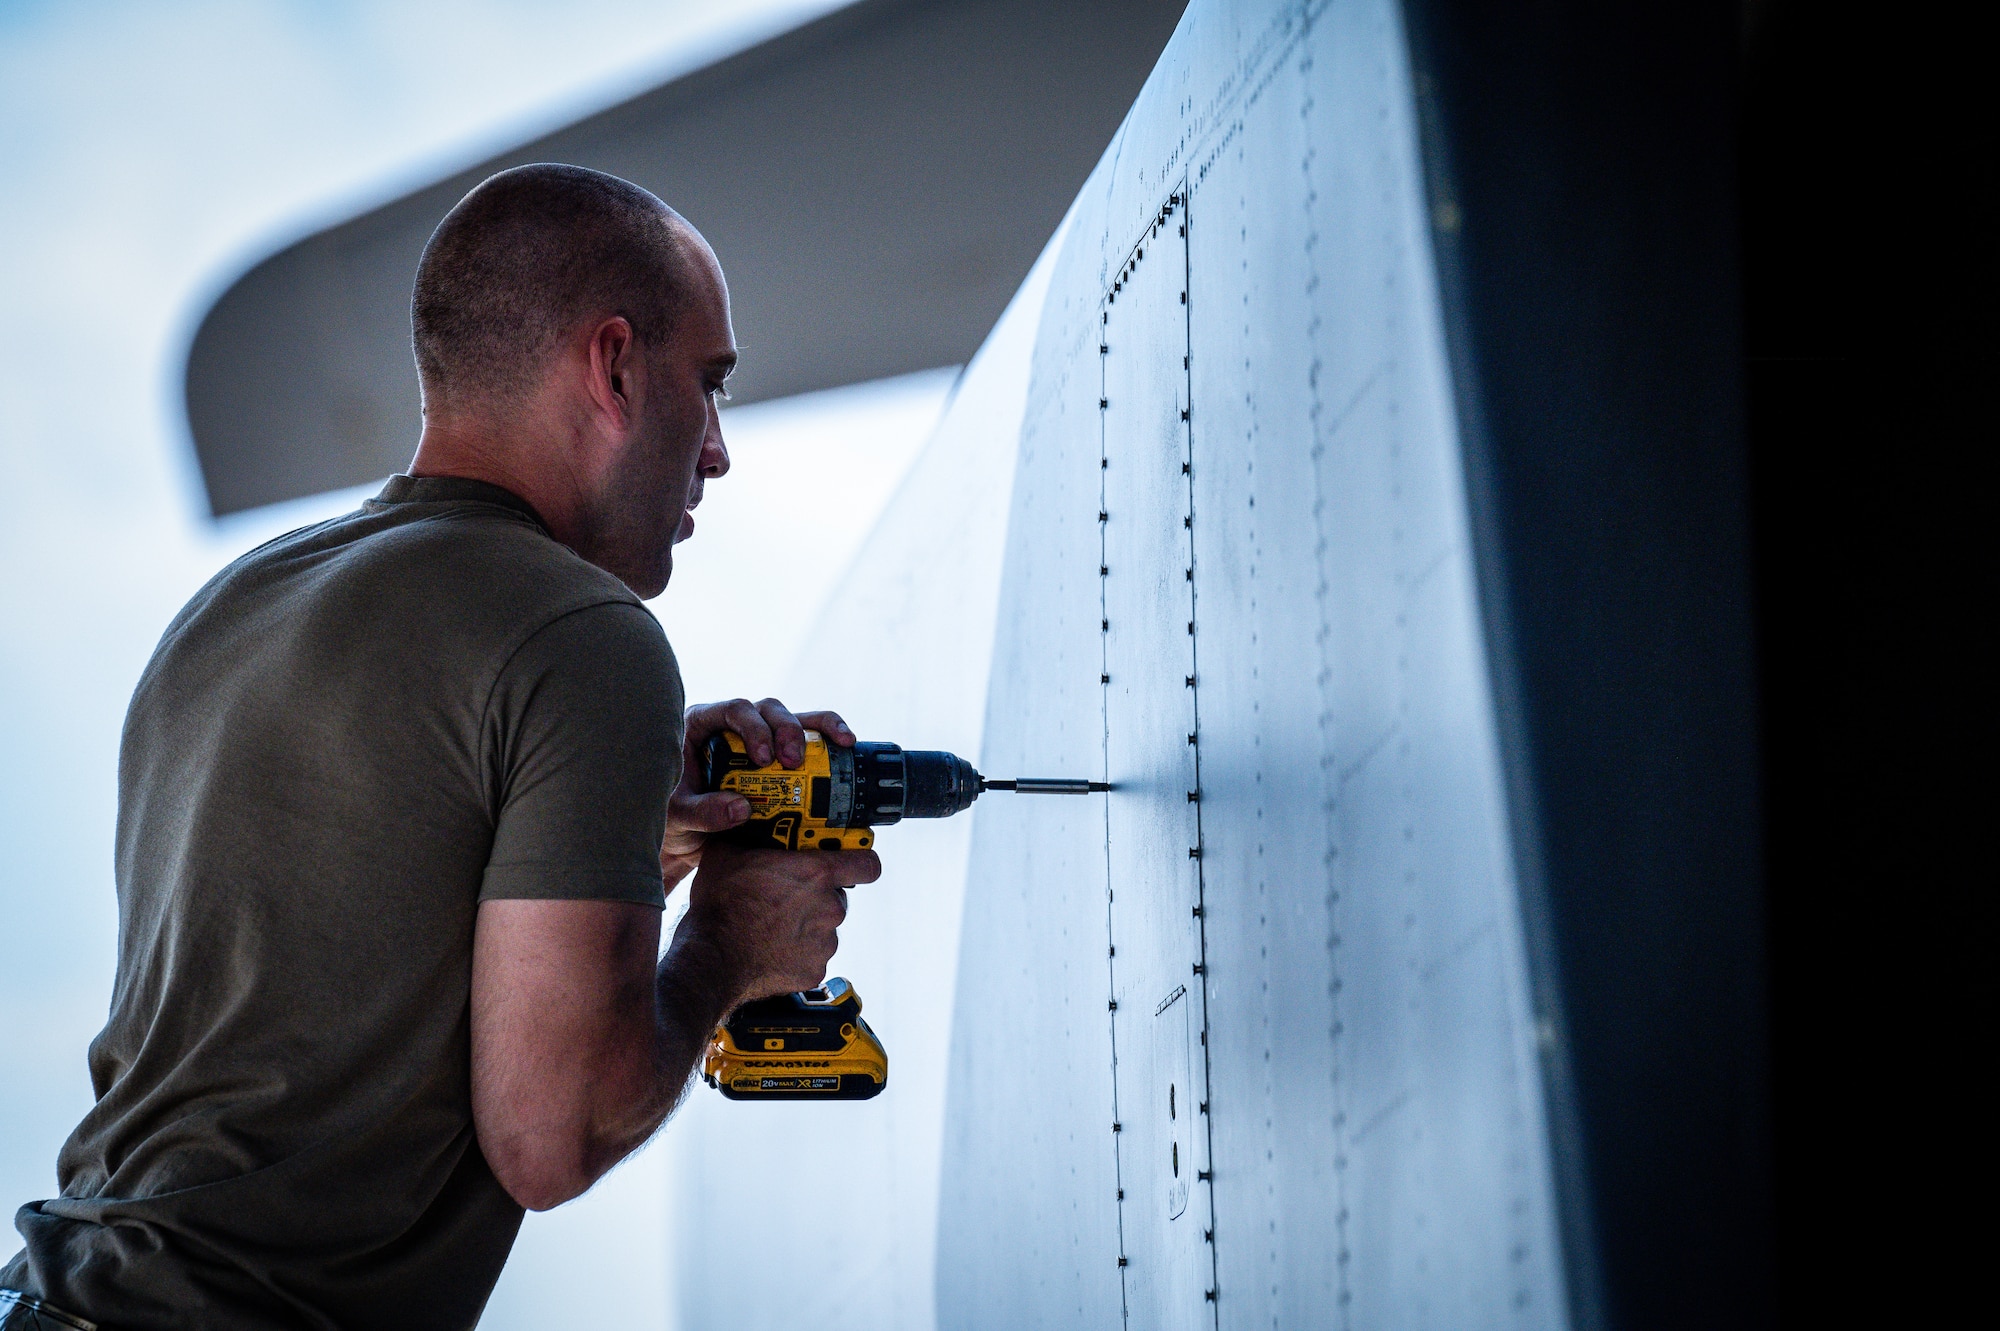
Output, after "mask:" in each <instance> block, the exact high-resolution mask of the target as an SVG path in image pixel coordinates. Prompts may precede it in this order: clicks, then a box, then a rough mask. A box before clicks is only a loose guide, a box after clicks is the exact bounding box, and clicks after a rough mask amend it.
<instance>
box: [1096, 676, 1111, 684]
mask: <svg viewBox="0 0 2000 1331" xmlns="http://www.w3.org/2000/svg"><path fill="white" fill-rule="evenodd" d="M1097 682H1098V683H1099V684H1109V683H1110V682H1111V676H1109V675H1099V676H1098V677H1097Z"/></svg>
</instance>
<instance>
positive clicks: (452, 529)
mask: <svg viewBox="0 0 2000 1331" xmlns="http://www.w3.org/2000/svg"><path fill="white" fill-rule="evenodd" d="M599 605H625V606H630V607H632V608H634V609H637V610H639V611H640V612H641V613H644V606H643V604H642V603H641V602H640V600H639V598H638V597H636V596H634V595H633V594H632V592H631V590H630V589H629V588H627V587H626V586H625V584H624V583H622V582H620V581H619V580H618V579H617V578H616V577H614V576H613V575H612V574H610V573H607V572H605V571H604V570H603V569H600V568H598V567H596V566H595V565H592V564H590V563H588V562H586V561H585V560H584V559H583V558H581V557H580V556H579V555H577V554H576V553H575V552H574V551H572V550H570V549H569V548H568V547H566V546H564V545H561V544H560V543H558V542H557V541H555V540H554V539H552V538H551V537H550V536H549V535H548V533H547V532H546V531H545V530H543V528H542V527H541V526H540V524H539V523H537V522H536V521H535V520H534V519H533V518H532V517H530V516H527V515H525V514H523V513H519V512H515V511H512V510H510V509H508V508H506V507H504V506H502V505H499V504H488V503H477V502H456V503H437V504H430V503H426V504H382V503H378V502H375V501H370V502H369V503H367V504H364V505H363V506H362V507H361V508H359V509H357V510H355V511H354V512H352V513H348V514H345V515H343V516H341V517H338V518H334V519H331V520H329V521H327V522H322V523H319V524H317V525H315V526H311V527H304V528H301V529H299V530H297V531H294V532H289V533H287V534H286V535H284V536H281V537H279V538H277V539H276V540H273V541H270V542H267V543H266V544H264V545H262V546H259V547H258V548H257V549H255V550H252V551H250V552H249V553H248V554H245V555H243V556H242V557H241V558H239V559H237V560H236V561H235V562H234V563H232V564H231V565H230V566H229V567H228V568H226V569H224V570H223V571H222V572H221V573H220V574H218V575H217V576H216V577H215V578H214V579H213V580H212V581H211V582H210V583H209V585H208V586H207V587H204V588H203V589H202V591H201V592H200V593H199V594H197V595H196V597H195V598H194V600H193V601H191V602H189V604H188V606H187V608H186V609H185V610H184V611H183V612H182V614H181V616H180V617H179V618H178V619H177V620H176V621H175V624H174V626H173V627H172V628H170V629H169V630H168V633H167V639H168V640H172V639H174V638H176V637H178V636H179V635H180V634H181V633H183V632H186V631H193V632H195V633H196V634H197V635H198V636H208V633H204V632H203V630H204V629H206V630H209V631H210V632H220V633H221V634H222V635H223V636H224V637H230V638H235V637H239V636H240V635H242V634H246V633H248V634H251V635H254V637H255V639H256V640H260V641H270V642H282V641H292V642H295V643H300V642H304V641H310V642H312V643H316V644H317V645H318V647H319V648H321V649H324V648H328V647H331V646H332V645H333V644H334V643H337V642H340V641H346V642H361V641H366V642H369V643H372V644H374V648H375V651H376V652H383V651H388V652H391V653H393V652H394V651H395V650H396V648H395V645H396V644H398V643H400V644H401V645H402V647H403V648H404V649H407V650H409V651H413V652H415V653H416V654H418V655H421V656H425V657H434V656H438V655H440V654H453V653H454V652H455V651H465V650H470V651H471V652H472V653H473V655H474V657H477V658H481V659H487V660H489V661H490V659H491V654H492V653H494V652H499V653H500V654H502V655H504V654H506V653H507V652H508V651H509V650H511V648H512V647H515V646H518V645H519V644H521V643H523V642H525V641H526V640H527V639H528V638H529V637H530V636H532V635H533V634H535V633H536V632H538V631H539V630H540V629H542V628H543V627H545V626H547V625H548V624H550V623H552V622H554V621H555V620H558V619H561V618H563V617H565V616H567V615H570V614H573V613H575V612H576V611H579V610H585V609H589V608H591V607H593V606H599ZM648 617H649V618H650V616H648ZM162 645H163V646H165V645H167V644H166V643H165V642H163V644H162ZM336 650H337V649H336ZM314 654H315V655H317V654H319V652H318V651H315V652H314ZM468 664H470V661H469V660H468Z"/></svg>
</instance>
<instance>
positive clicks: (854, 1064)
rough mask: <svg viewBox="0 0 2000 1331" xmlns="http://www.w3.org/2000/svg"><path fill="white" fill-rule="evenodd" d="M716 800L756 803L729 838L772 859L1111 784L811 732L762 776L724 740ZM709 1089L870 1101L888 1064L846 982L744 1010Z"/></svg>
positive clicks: (709, 773)
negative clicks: (977, 807)
mask: <svg viewBox="0 0 2000 1331" xmlns="http://www.w3.org/2000/svg"><path fill="white" fill-rule="evenodd" d="M701 761H702V776H703V778H704V783H705V784H706V786H707V788H708V789H710V790H731V791H735V792H736V793H737V794H739V795H741V796H743V797H744V798H745V799H747V800H749V801H750V818H749V821H747V822H745V823H743V824H742V825H741V826H739V827H737V828H734V829H733V830H731V831H730V832H727V833H725V834H724V835H725V836H726V837H727V839H728V840H730V841H733V842H735V843H736V844H738V845H743V846H753V847H763V848H766V849H774V850H866V849H868V848H869V847H870V846H872V845H874V844H875V833H874V830H873V829H875V828H877V827H886V826H888V825H889V824H890V823H899V822H901V821H902V820H903V819H905V818H949V817H951V815H953V814H955V813H960V812H963V811H964V810H966V809H969V808H971V807H972V802H973V801H974V800H976V799H978V798H979V797H980V795H981V794H983V793H984V792H986V791H989V790H1011V791H1014V792H1016V793H1018V794H1023V795H1088V794H1091V793H1093V792H1096V791H1104V790H1109V789H1111V787H1110V786H1109V785H1107V784H1105V783H1104V782H1102V781H1067V780H1048V779H1043V778H1035V777H1022V778H1020V779H1017V780H1012V781H989V780H988V779H987V778H985V777H983V776H981V775H979V773H978V772H977V771H976V770H974V768H973V766H972V764H971V763H969V762H967V761H965V759H963V758H961V757H959V756H958V755H956V754H952V753H943V752H940V751H937V750H924V749H908V750H906V749H904V748H902V747H901V746H900V745H896V744H883V743H873V742H868V741H863V742H861V743H858V744H856V745H854V747H852V748H841V747H840V746H839V745H835V744H829V743H827V742H826V741H825V739H823V738H822V737H821V736H820V735H819V733H818V732H817V731H812V730H808V731H807V732H806V756H805V761H804V762H802V763H800V764H799V765H798V766H797V767H795V768H788V767H784V766H781V765H780V764H778V763H775V762H773V763H770V764H768V765H766V766H763V767H755V766H752V764H751V761H750V751H749V747H748V746H747V745H745V744H744V742H743V740H742V738H741V737H740V736H738V735H734V734H730V733H727V732H725V733H723V734H720V735H717V736H716V737H715V738H714V739H712V740H710V741H709V742H708V744H707V745H706V746H705V747H704V748H703V749H702V754H701ZM702 1076H703V1077H704V1078H705V1079H706V1080H707V1082H708V1084H709V1085H711V1086H713V1087H715V1088H717V1089H718V1090H720V1091H721V1092H722V1093H723V1094H724V1095H726V1096H728V1097H729V1098H730V1099H732V1100H867V1099H872V1098H873V1097H874V1096H877V1095H880V1094H881V1093H882V1088H883V1087H884V1086H885V1085H887V1084H888V1080H889V1056H888V1054H887V1053H885V1052H884V1051H883V1049H882V1042H881V1041H880V1040H879V1039H877V1038H876V1036H875V1032H874V1031H872V1030H870V1029H869V1027H868V1023H867V1022H865V1021H863V1020H862V1019H861V996H860V995H859V994H857V993H855V992H854V986H853V985H851V984H849V983H848V982H847V981H846V980H842V979H831V980H828V981H827V982H826V983H825V984H824V985H822V986H820V987H819V988H818V989H809V990H807V991H805V992H804V993H797V994H780V995H778V996H777V997H775V998H763V999H758V1000H756V1001H755V1002H750V1003H745V1004H744V1005H743V1006H742V1007H740V1008H737V1009H736V1011H735V1012H733V1013H731V1014H730V1016H729V1019H728V1020H727V1021H725V1022H724V1023H723V1024H722V1025H720V1026H718V1027H716V1028H715V1035H714V1036H713V1037H712V1038H711V1039H710V1041H709V1045H708V1056H707V1057H706V1058H705V1059H704V1060H703V1063H702Z"/></svg>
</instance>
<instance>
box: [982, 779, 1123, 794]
mask: <svg viewBox="0 0 2000 1331" xmlns="http://www.w3.org/2000/svg"><path fill="white" fill-rule="evenodd" d="M1109 789H1111V783H1110V782H1109V781H1069V780H1064V779H1061V778H1057V777H1042V776H1024V777H1018V778H1016V779H1014V780H1012V781H989V780H987V779H986V778H985V777H983V776H982V777H980V778H979V790H980V793H981V794H984V793H985V792H986V791H989V790H1011V791H1013V792H1014V793H1016V794H1018V795H1094V794H1096V793H1098V792H1099V791H1103V790H1109Z"/></svg>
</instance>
